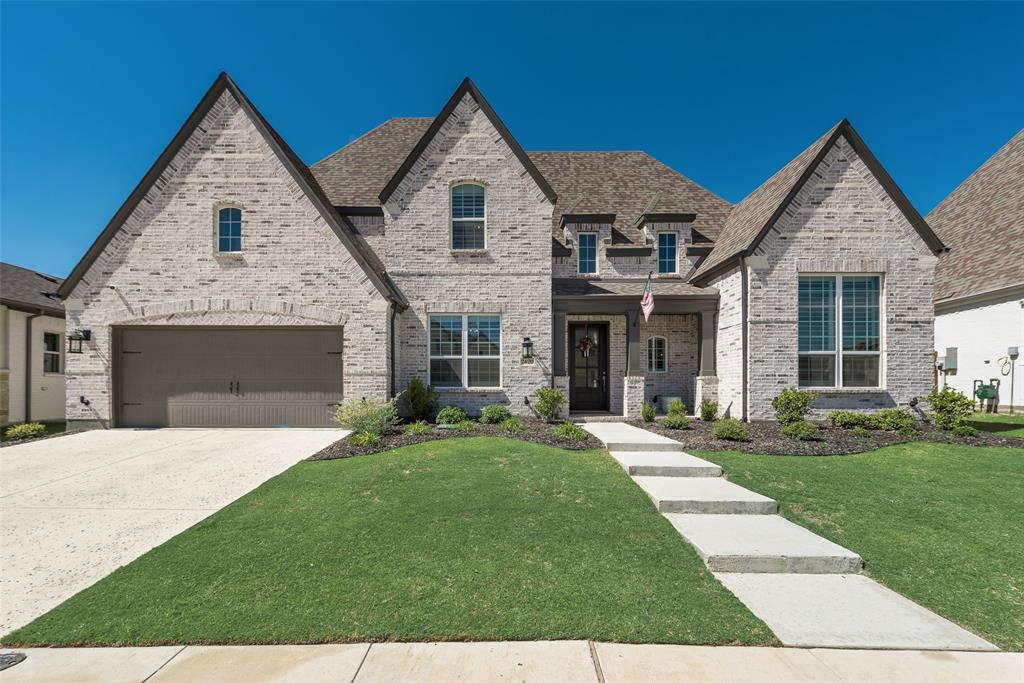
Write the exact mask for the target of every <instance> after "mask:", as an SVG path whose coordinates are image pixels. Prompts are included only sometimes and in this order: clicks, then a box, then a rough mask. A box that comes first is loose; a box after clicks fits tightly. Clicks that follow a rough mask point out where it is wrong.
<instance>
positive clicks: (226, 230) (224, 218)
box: [217, 206, 242, 254]
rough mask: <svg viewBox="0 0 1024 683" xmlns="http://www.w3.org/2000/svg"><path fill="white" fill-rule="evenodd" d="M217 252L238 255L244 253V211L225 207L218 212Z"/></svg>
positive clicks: (233, 207) (234, 207)
mask: <svg viewBox="0 0 1024 683" xmlns="http://www.w3.org/2000/svg"><path fill="white" fill-rule="evenodd" d="M217 251H218V252H220V253H222V254H237V253H239V252H241V251H242V210H241V209H239V208H238V207H236V206H225V207H224V208H223V209H219V210H218V211H217Z"/></svg>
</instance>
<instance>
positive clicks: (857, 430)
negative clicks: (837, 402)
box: [850, 427, 871, 439]
mask: <svg viewBox="0 0 1024 683" xmlns="http://www.w3.org/2000/svg"><path fill="white" fill-rule="evenodd" d="M850 434H853V435H854V436H856V437H857V438H858V439H870V438H871V432H869V431H868V430H867V429H865V428H864V427H854V428H853V429H851V430H850Z"/></svg>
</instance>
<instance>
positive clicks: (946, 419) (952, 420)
mask: <svg viewBox="0 0 1024 683" xmlns="http://www.w3.org/2000/svg"><path fill="white" fill-rule="evenodd" d="M924 399H925V400H926V401H928V403H929V404H930V405H931V407H932V410H933V411H934V419H935V424H937V425H938V426H940V427H942V428H943V429H953V428H954V427H959V426H960V425H962V424H963V423H964V419H965V418H967V417H970V415H971V413H972V412H974V401H973V400H972V399H970V398H968V397H967V396H965V395H963V394H962V393H960V392H959V391H957V390H956V389H954V388H953V387H951V386H948V385H947V386H944V387H942V391H938V390H936V389H932V392H931V393H930V394H928V395H927V396H925V397H924Z"/></svg>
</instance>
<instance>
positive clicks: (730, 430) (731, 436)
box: [713, 417, 750, 441]
mask: <svg viewBox="0 0 1024 683" xmlns="http://www.w3.org/2000/svg"><path fill="white" fill-rule="evenodd" d="M713 433H714V435H715V438H716V439H722V440H724V441H750V433H749V432H748V431H747V427H746V425H744V424H743V423H742V422H740V421H739V420H737V419H735V418H731V417H728V418H726V419H724V420H719V421H718V422H716V423H715V429H714V432H713Z"/></svg>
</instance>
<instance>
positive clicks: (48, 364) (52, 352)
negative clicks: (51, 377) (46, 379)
mask: <svg viewBox="0 0 1024 683" xmlns="http://www.w3.org/2000/svg"><path fill="white" fill-rule="evenodd" d="M60 337H61V335H60V334H58V333H56V332H43V372H46V373H53V374H58V375H59V374H60V360H61V349H62V348H63V347H64V345H63V344H61V341H60Z"/></svg>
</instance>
